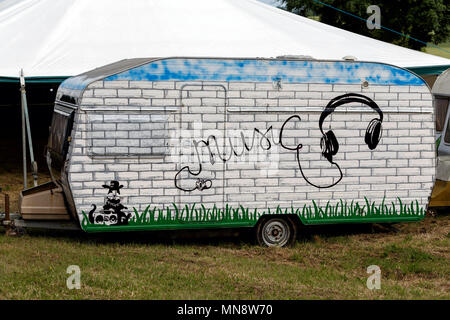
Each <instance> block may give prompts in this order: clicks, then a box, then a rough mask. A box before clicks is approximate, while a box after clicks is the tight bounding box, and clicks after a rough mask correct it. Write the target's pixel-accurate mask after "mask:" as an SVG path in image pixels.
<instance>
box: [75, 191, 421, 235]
mask: <svg viewBox="0 0 450 320" xmlns="http://www.w3.org/2000/svg"><path fill="white" fill-rule="evenodd" d="M364 201H365V202H364V203H363V204H360V203H359V202H357V201H351V202H350V203H348V202H347V201H345V202H344V201H343V200H342V199H341V200H339V201H337V203H336V205H330V201H328V202H327V204H326V206H325V207H324V208H322V207H320V206H318V205H317V203H316V202H315V201H314V200H312V205H309V206H307V205H306V204H305V205H304V206H303V207H302V208H294V207H290V208H281V207H280V206H278V207H277V208H276V209H274V210H272V209H270V208H268V209H267V210H263V211H260V210H257V209H250V208H245V207H243V206H242V205H240V206H239V207H236V208H233V207H232V206H230V205H228V204H226V205H225V208H223V209H222V208H218V207H217V206H216V205H214V206H213V207H212V208H206V207H205V205H203V204H200V205H197V204H196V203H193V204H191V205H187V204H186V205H185V206H184V207H182V208H180V207H178V206H177V205H176V204H175V203H172V204H171V206H167V207H166V208H158V207H153V208H151V206H150V205H148V206H147V207H146V208H145V209H144V211H142V213H139V212H138V210H137V209H136V208H133V211H134V216H133V217H132V218H131V220H130V221H129V223H128V225H126V226H107V225H96V224H91V223H89V220H88V217H87V215H86V213H85V212H84V211H83V212H82V214H83V219H82V223H81V227H82V228H83V230H85V231H93V232H95V231H107V230H108V231H120V230H151V229H182V228H210V227H221V228H225V227H251V226H253V225H255V223H256V222H257V221H258V219H259V218H260V217H261V216H263V215H273V214H291V215H297V216H299V218H300V219H301V221H302V222H303V223H304V224H325V223H352V222H355V223H358V222H359V223H361V222H384V221H386V222H388V221H396V220H402V221H405V220H406V221H417V220H421V219H422V218H423V217H424V209H423V208H422V207H421V206H419V202H418V201H417V200H415V201H411V202H410V203H409V204H404V203H403V202H402V200H401V199H400V198H397V201H396V202H395V203H394V201H391V202H389V203H387V202H386V201H385V199H383V201H382V202H381V204H379V205H376V204H375V202H369V200H368V199H367V198H366V197H364Z"/></svg>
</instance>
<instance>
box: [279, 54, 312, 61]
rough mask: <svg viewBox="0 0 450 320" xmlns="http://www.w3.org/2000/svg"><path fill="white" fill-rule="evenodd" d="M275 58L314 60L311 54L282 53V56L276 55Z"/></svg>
mask: <svg viewBox="0 0 450 320" xmlns="http://www.w3.org/2000/svg"><path fill="white" fill-rule="evenodd" d="M277 59H290V60H316V59H314V58H313V57H311V56H304V55H292V54H288V55H284V56H278V57H277Z"/></svg>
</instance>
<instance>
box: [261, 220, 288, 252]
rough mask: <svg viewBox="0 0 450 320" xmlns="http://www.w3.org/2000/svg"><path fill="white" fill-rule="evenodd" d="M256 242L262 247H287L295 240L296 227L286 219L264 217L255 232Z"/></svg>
mask: <svg viewBox="0 0 450 320" xmlns="http://www.w3.org/2000/svg"><path fill="white" fill-rule="evenodd" d="M255 232H256V234H255V238H256V242H257V243H258V244H259V245H260V246H263V247H287V246H290V245H292V244H293V243H294V242H295V240H296V239H297V225H296V223H295V222H294V221H292V220H291V219H289V218H288V217H266V218H263V219H261V220H260V221H259V223H258V225H257V226H256V230H255Z"/></svg>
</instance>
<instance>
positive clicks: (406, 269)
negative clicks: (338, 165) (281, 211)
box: [0, 215, 450, 299]
mask: <svg viewBox="0 0 450 320" xmlns="http://www.w3.org/2000/svg"><path fill="white" fill-rule="evenodd" d="M396 226H397V228H399V229H400V232H398V233H395V232H392V231H386V230H384V229H382V228H381V227H377V228H374V231H371V230H369V228H367V227H357V228H356V229H355V227H353V228H350V229H349V228H348V227H345V226H339V227H336V226H335V227H332V228H329V227H328V228H324V227H320V228H319V227H317V228H318V229H312V230H310V231H309V232H308V233H307V235H306V236H304V237H303V238H302V239H301V240H300V241H299V242H298V243H297V244H296V245H295V246H294V247H292V248H260V247H257V246H253V245H251V244H250V243H248V242H246V241H240V240H238V239H237V238H235V237H227V238H222V239H221V240H217V239H214V238H210V239H204V238H203V239H200V240H199V239H197V238H196V239H193V237H194V236H198V231H195V232H193V233H189V234H188V235H179V234H178V236H177V238H176V239H175V240H173V236H172V235H173V233H172V232H169V233H164V234H163V235H165V239H161V234H148V233H146V234H139V235H138V236H131V234H128V235H126V236H124V235H121V236H120V239H119V235H112V234H108V235H103V236H99V235H82V237H80V236H79V235H78V234H76V233H73V234H67V232H64V233H62V232H43V231H41V232H37V231H34V232H32V233H29V234H28V235H25V236H23V237H6V236H5V235H4V233H0V299H305V298H307V299H310V298H312V299H364V298H368V299H397V298H398V299H419V298H423V299H433V298H438V299H450V269H449V267H448V262H449V258H450V216H448V215H447V216H440V217H438V218H432V217H426V218H425V219H424V220H423V221H421V222H417V223H404V224H398V225H396ZM336 228H341V231H335V230H336ZM344 228H346V229H345V230H344ZM333 229H334V231H333ZM186 237H187V238H188V239H187V238H186ZM156 238H157V239H156ZM372 264H375V265H379V266H380V267H381V271H382V279H381V290H374V291H371V290H369V289H367V288H366V279H367V276H368V275H367V273H366V268H367V267H368V266H369V265H372ZM69 265H78V266H80V268H81V289H80V290H69V289H67V287H66V279H67V276H68V275H67V274H66V268H67V267H68V266H69Z"/></svg>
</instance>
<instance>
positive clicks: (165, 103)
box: [69, 58, 435, 231]
mask: <svg viewBox="0 0 450 320" xmlns="http://www.w3.org/2000/svg"><path fill="white" fill-rule="evenodd" d="M80 104H81V107H80V110H79V112H78V113H77V117H76V125H75V129H74V130H75V132H74V139H73V143H72V149H71V156H70V166H69V179H70V186H71V189H72V192H73V197H74V200H75V203H76V207H77V210H78V213H79V216H80V221H81V224H82V227H83V229H84V230H87V231H108V230H139V229H149V230H150V229H158V228H160V229H168V228H189V227H227V226H252V225H254V224H255V223H256V221H257V220H258V218H259V217H260V216H261V215H264V214H297V215H298V216H299V217H300V219H301V220H302V221H303V222H304V223H306V224H314V223H338V222H375V221H386V222H387V221H408V220H418V219H421V218H423V216H424V210H425V208H426V205H427V202H428V197H429V195H430V192H431V188H432V185H433V179H434V172H435V151H434V144H433V143H434V122H433V108H432V98H431V94H430V91H429V89H428V87H427V85H426V84H425V83H424V82H423V80H421V79H420V78H419V77H417V76H415V75H414V74H412V73H410V72H408V71H406V70H403V69H400V68H397V67H393V66H389V65H383V64H378V63H366V62H348V61H345V62H329V61H328V62H327V61H283V60H255V59H253V60H252V59H193V58H192V59H188V58H186V59H182V58H174V59H162V60H159V61H153V62H151V63H148V64H146V65H143V66H140V67H137V68H134V69H130V70H127V71H124V72H122V73H119V74H116V75H113V76H110V77H107V78H105V79H102V80H99V81H96V82H94V83H92V84H91V85H89V87H88V88H87V89H86V90H85V91H84V94H83V97H82V101H81V103H80ZM380 125H381V127H380ZM380 128H381V130H380ZM377 130H378V131H377ZM330 131H332V133H329V132H330ZM332 136H334V137H335V140H333V141H331V142H330V139H331V138H330V137H332ZM378 136H379V137H381V138H380V139H378ZM324 137H326V138H327V139H328V141H329V142H328V143H327V144H326V146H327V147H328V148H325V149H327V150H328V151H324V148H323V142H321V140H323V139H324ZM378 140H379V141H378ZM334 151H335V152H334ZM118 192H120V194H119V193H118ZM114 199H115V200H114ZM111 201H112V202H114V201H115V205H116V206H119V207H114V206H112V204H111V203H112V202H111ZM90 212H91V214H90V215H89V213H90ZM111 213H113V214H116V218H115V219H116V220H115V219H112V221H105V220H102V219H103V218H105V217H106V216H107V215H108V214H111ZM95 217H101V218H98V221H97V220H95V219H94V218H95ZM89 218H91V219H89ZM117 219H118V220H120V221H121V222H117ZM90 220H91V221H90ZM94 220H95V221H94Z"/></svg>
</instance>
